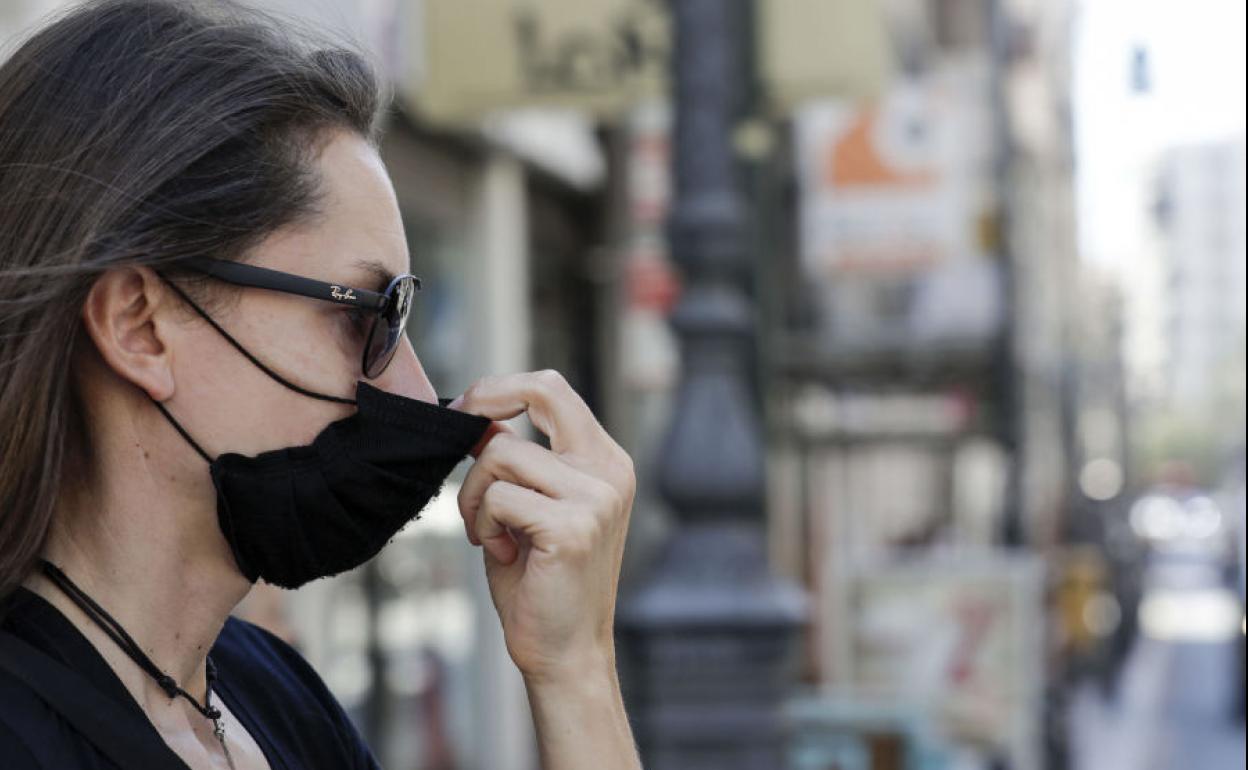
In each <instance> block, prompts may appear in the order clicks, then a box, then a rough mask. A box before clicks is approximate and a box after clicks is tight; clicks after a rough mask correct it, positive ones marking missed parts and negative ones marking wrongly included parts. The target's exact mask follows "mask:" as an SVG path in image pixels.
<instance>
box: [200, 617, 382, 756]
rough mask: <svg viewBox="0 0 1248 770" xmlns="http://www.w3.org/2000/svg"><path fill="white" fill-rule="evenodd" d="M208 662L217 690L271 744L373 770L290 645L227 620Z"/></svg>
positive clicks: (333, 701)
mask: <svg viewBox="0 0 1248 770" xmlns="http://www.w3.org/2000/svg"><path fill="white" fill-rule="evenodd" d="M212 659H213V662H214V663H215V664H216V666H217V673H218V683H217V687H218V688H219V689H221V690H223V691H224V692H225V693H226V695H227V696H231V697H232V700H233V701H235V702H237V703H238V704H239V705H241V706H242V707H243V708H244V709H246V710H247V711H249V712H250V713H251V715H252V717H253V718H255V720H256V721H258V722H261V723H263V724H264V725H265V728H266V730H267V731H268V732H269V734H270V736H271V737H272V739H273V740H274V741H275V742H278V743H283V744H285V745H287V746H288V747H290V748H291V749H292V750H293V751H296V752H299V753H304V752H307V753H308V754H309V755H311V756H316V757H318V758H319V759H321V760H324V759H325V758H326V757H330V756H336V757H338V758H339V759H340V760H341V761H342V763H343V764H341V765H339V766H342V767H350V768H357V767H358V768H375V767H377V765H376V762H375V760H374V759H373V758H372V755H371V753H370V752H369V750H368V748H367V746H366V745H365V744H364V741H363V739H362V738H361V737H360V734H359V732H358V731H357V730H356V728H355V725H354V724H352V722H351V719H350V718H349V717H348V716H347V714H346V712H345V711H344V710H343V708H342V706H341V705H340V704H339V703H338V699H337V698H335V697H334V695H333V694H332V693H331V692H330V691H329V688H328V687H326V686H325V682H324V681H323V680H322V679H321V677H320V675H319V674H317V673H316V670H315V669H313V668H312V666H311V665H310V664H309V663H308V661H307V660H305V659H304V657H303V656H302V655H301V654H299V651H298V650H296V649H295V648H294V647H292V646H291V645H290V644H288V643H286V642H285V641H283V640H282V639H279V638H278V637H277V636H275V635H273V634H272V633H270V632H268V631H266V630H264V629H263V628H260V627H259V626H257V625H254V624H252V623H249V622H247V621H245V620H239V619H238V618H234V617H231V618H229V619H228V620H226V623H225V627H224V628H222V630H221V634H220V636H218V638H217V642H216V644H215V645H213V648H212ZM307 766H310V767H311V766H317V765H316V764H311V765H307Z"/></svg>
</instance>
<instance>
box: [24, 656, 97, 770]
mask: <svg viewBox="0 0 1248 770" xmlns="http://www.w3.org/2000/svg"><path fill="white" fill-rule="evenodd" d="M0 767H3V768H5V770H43V768H46V767H57V768H66V769H67V770H68V768H103V767H112V765H111V764H110V763H108V762H106V761H103V760H101V759H100V758H99V757H98V756H96V755H95V753H94V751H92V750H91V748H90V746H89V744H87V743H86V741H85V739H83V738H82V737H81V736H80V735H79V734H78V733H77V731H75V730H74V729H73V728H72V727H71V726H70V725H69V724H68V723H66V722H65V720H64V719H63V718H61V716H60V714H58V713H56V712H55V711H54V710H52V708H51V707H50V706H48V704H47V703H45V702H44V700H43V699H42V698H41V697H40V696H39V695H38V694H37V693H36V692H35V691H34V690H33V689H31V688H30V687H29V686H28V685H26V684H25V683H24V682H22V681H20V680H19V679H18V678H17V677H15V676H13V675H12V674H10V673H9V672H8V671H5V670H4V668H3V667H0Z"/></svg>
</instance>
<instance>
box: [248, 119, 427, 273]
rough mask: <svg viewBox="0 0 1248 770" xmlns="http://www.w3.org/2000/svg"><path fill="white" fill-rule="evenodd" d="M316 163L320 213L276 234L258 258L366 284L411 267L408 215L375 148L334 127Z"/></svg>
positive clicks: (268, 263) (286, 267)
mask: <svg viewBox="0 0 1248 770" xmlns="http://www.w3.org/2000/svg"><path fill="white" fill-rule="evenodd" d="M316 168H317V172H318V174H319V176H320V179H319V182H320V184H321V193H322V196H323V197H322V201H321V206H320V215H319V216H318V217H317V218H316V219H315V220H314V221H312V222H308V223H302V224H300V225H298V226H297V227H295V228H289V229H287V230H286V231H283V232H281V233H278V234H275V235H274V236H273V237H272V238H270V239H269V241H267V242H266V243H265V244H264V245H263V246H262V247H261V248H260V249H258V250H257V251H258V253H257V262H258V263H262V264H264V265H265V266H266V267H272V268H274V269H278V270H285V271H287V272H293V273H298V274H301V275H306V276H309V277H313V278H321V279H323V280H328V281H331V282H334V281H336V282H341V283H351V284H353V285H359V286H361V287H363V288H374V286H375V284H377V283H378V282H379V280H380V279H381V278H382V277H383V276H382V275H380V273H387V274H389V275H391V276H393V275H397V274H399V273H405V272H407V271H408V270H409V258H408V253H407V238H406V236H405V235H404V231H403V220H402V218H401V216H400V214H399V206H398V201H397V199H396V198H395V194H394V186H393V185H392V184H391V183H390V177H389V175H388V174H387V172H386V168H385V166H384V165H383V164H382V162H381V158H380V157H379V156H378V154H377V152H376V150H374V149H373V148H372V147H370V146H369V145H368V143H367V142H366V141H365V140H364V139H363V138H361V137H360V136H358V135H356V134H354V133H351V132H346V131H339V132H335V134H334V135H333V138H332V139H330V140H329V141H328V142H327V143H326V144H325V145H324V148H323V150H322V152H321V155H320V157H319V158H318V159H317V161H316ZM383 286H384V282H383Z"/></svg>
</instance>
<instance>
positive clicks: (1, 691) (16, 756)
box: [0, 669, 54, 770]
mask: <svg viewBox="0 0 1248 770" xmlns="http://www.w3.org/2000/svg"><path fill="white" fill-rule="evenodd" d="M45 711H46V709H44V708H43V704H42V702H41V701H40V700H39V698H38V696H36V695H35V694H34V693H33V692H31V690H30V688H28V687H26V686H25V685H22V684H20V683H19V682H18V681H17V680H15V679H14V678H13V677H12V676H10V675H9V674H8V672H6V671H4V670H3V669H0V757H3V758H4V766H5V767H11V768H13V769H14V770H26V768H30V769H31V770H34V768H38V767H39V763H38V762H36V761H35V756H34V754H32V753H31V749H30V746H29V745H28V743H27V742H28V741H30V740H31V736H30V733H29V727H28V725H29V723H30V721H31V720H32V718H33V719H36V720H38V721H39V722H42V723H43V726H44V727H51V726H52V723H53V721H54V715H53V714H51V713H41V712H45Z"/></svg>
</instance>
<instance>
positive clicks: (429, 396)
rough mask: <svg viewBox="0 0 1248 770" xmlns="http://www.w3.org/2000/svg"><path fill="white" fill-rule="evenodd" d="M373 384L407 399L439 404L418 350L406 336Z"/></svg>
mask: <svg viewBox="0 0 1248 770" xmlns="http://www.w3.org/2000/svg"><path fill="white" fill-rule="evenodd" d="M373 384H374V385H375V386H376V387H378V388H380V389H382V390H385V391H389V392H390V393H394V394H396V395H399V396H403V397H405V398H418V399H420V400H421V401H427V402H429V403H431V404H436V403H437V402H438V393H437V391H436V390H434V389H433V383H432V382H430V381H429V377H428V375H426V374H425V369H424V367H423V366H421V365H420V359H419V358H417V357H416V350H415V349H414V348H413V347H412V342H411V340H409V339H408V338H407V335H406V334H404V335H403V339H402V340H401V341H400V342H399V349H398V350H396V351H395V353H394V358H393V359H391V361H390V365H389V366H387V367H386V370H385V371H384V372H382V373H381V374H380V375H379V376H378V377H377V379H375V380H373Z"/></svg>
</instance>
